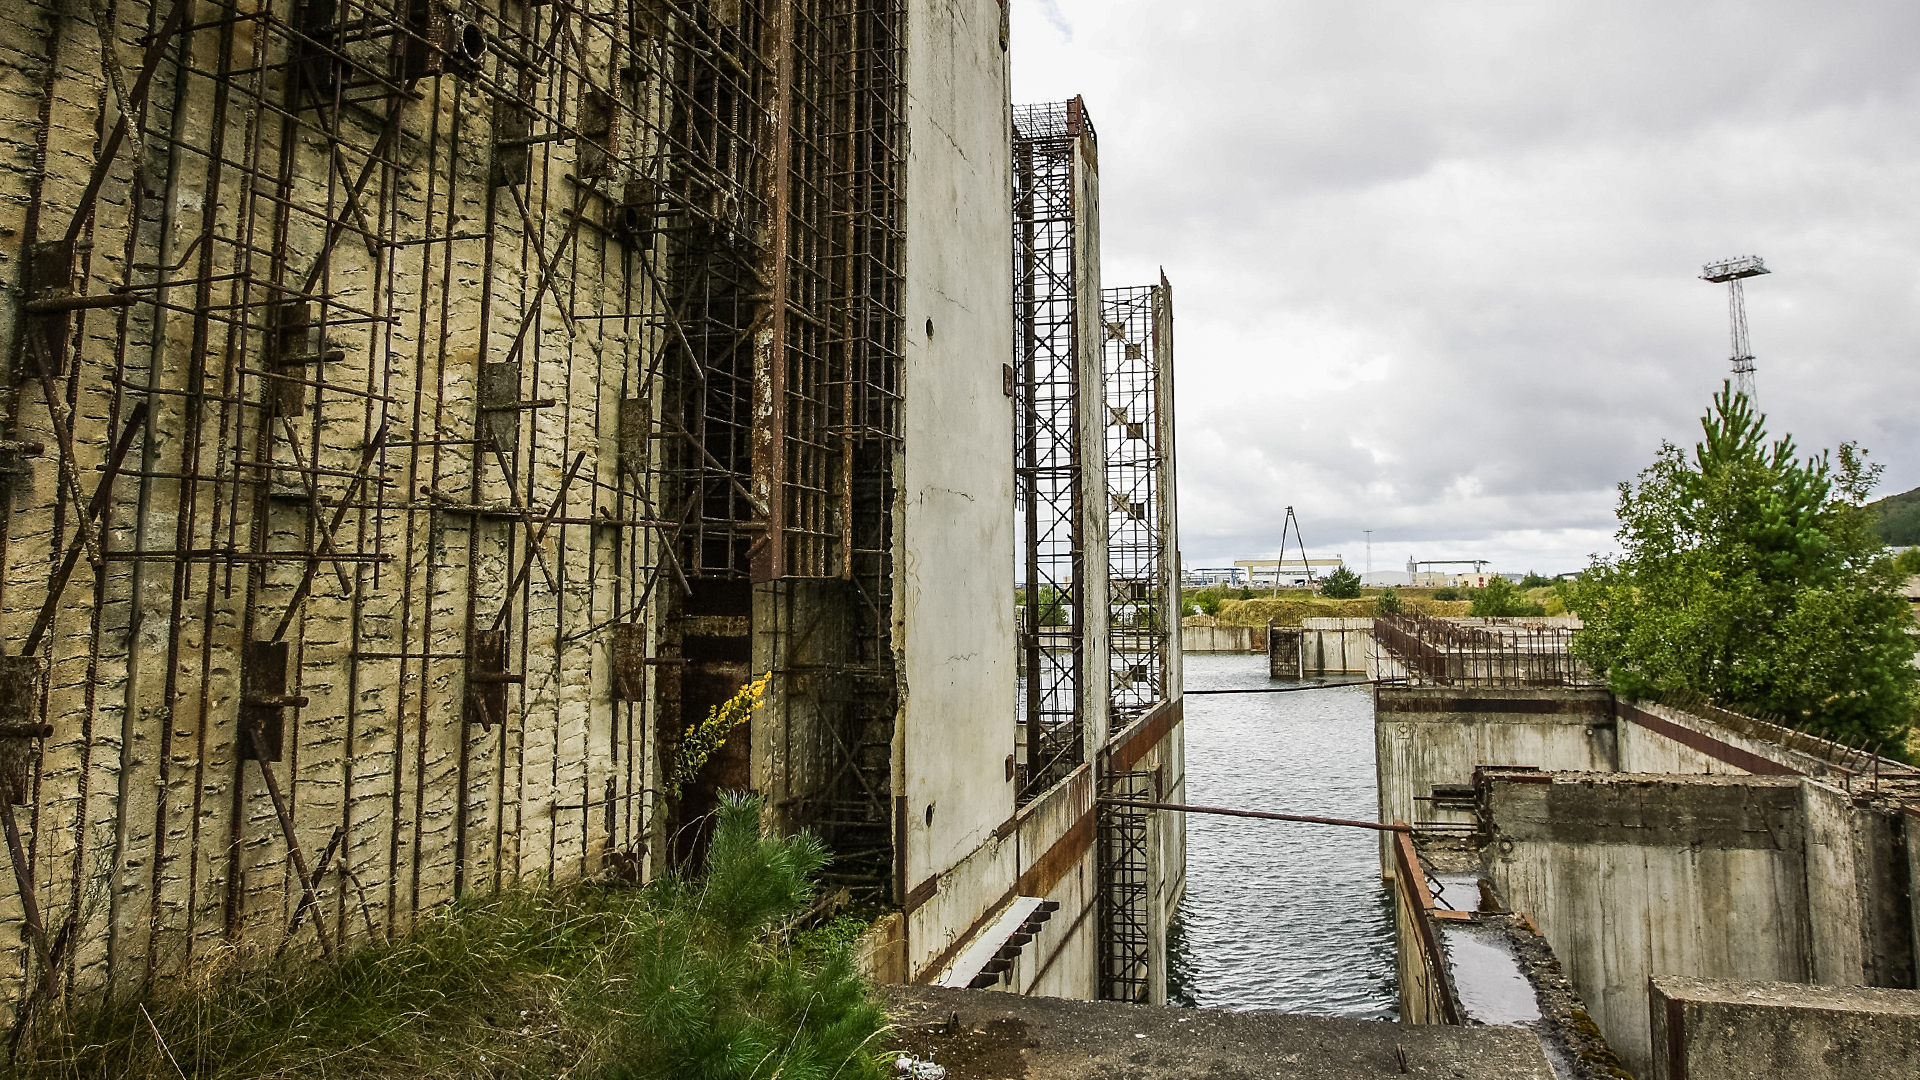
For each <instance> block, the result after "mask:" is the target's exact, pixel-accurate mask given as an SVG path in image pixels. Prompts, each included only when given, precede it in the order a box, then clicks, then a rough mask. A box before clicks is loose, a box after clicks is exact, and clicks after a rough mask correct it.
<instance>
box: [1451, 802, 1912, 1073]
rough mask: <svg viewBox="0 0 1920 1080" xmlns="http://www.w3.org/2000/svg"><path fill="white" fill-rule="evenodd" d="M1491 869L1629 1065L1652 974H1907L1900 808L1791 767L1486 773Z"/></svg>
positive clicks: (1772, 977) (1644, 1059) (1907, 883)
mask: <svg viewBox="0 0 1920 1080" xmlns="http://www.w3.org/2000/svg"><path fill="white" fill-rule="evenodd" d="M1484 805H1485V806H1486V808H1487V814H1488V818H1489V823H1488V828H1489V831H1490V837H1491V841H1492V843H1491V845H1490V846H1489V847H1488V848H1487V849H1486V850H1485V852H1484V857H1485V858H1486V860H1487V865H1488V869H1489V871H1490V875H1491V877H1492V879H1493V883H1494V886H1495V888H1496V889H1498V891H1499V892H1500V894H1501V895H1502V896H1503V897H1504V898H1505V899H1506V900H1507V902H1508V903H1509V904H1511V905H1512V907H1513V908H1514V910H1516V911H1519V912H1522V913H1524V914H1526V915H1527V916H1528V917H1530V918H1531V919H1532V920H1533V921H1534V923H1535V925H1537V926H1538V927H1539V928H1540V930H1541V932H1542V933H1543V934H1545V935H1546V938H1547V940H1548V942H1549V943H1550V944H1551V945H1552V946H1553V949H1554V952H1555V953H1556V954H1557V955H1558V956H1559V957H1560V958H1561V961H1562V962H1563V963H1564V964H1565V965H1566V968H1567V972H1568V975H1569V977H1571V978H1572V980H1573V983H1574V986H1575V988H1576V989H1577V990H1578V991H1579V992H1580V994H1581V996H1582V997H1584V998H1585V999H1586V1000H1587V1002H1588V1004H1589V1008H1590V1011H1591V1012H1592V1014H1593V1018H1594V1021H1595V1023H1597V1024H1598V1025H1599V1027H1600V1029H1601V1030H1602V1031H1603V1032H1604V1033H1605V1034H1606V1036H1607V1040H1608V1042H1609V1043H1611V1044H1612V1046H1613V1048H1614V1049H1615V1051H1616V1052H1617V1053H1619V1055H1620V1056H1621V1058H1622V1059H1623V1060H1625V1061H1626V1062H1628V1063H1629V1067H1630V1068H1632V1069H1633V1070H1634V1071H1635V1072H1636V1073H1643V1074H1644V1070H1645V1069H1647V1068H1648V1067H1650V1065H1651V1063H1652V1056H1653V1052H1654V1050H1656V1049H1657V1048H1658V1046H1659V1044H1658V1043H1657V1042H1653V1041H1650V1039H1651V1034H1650V1030H1649V1022H1648V1013H1647V999H1646V993H1647V980H1648V979H1649V978H1650V977H1655V976H1665V975H1669V974H1678V975H1686V976H1690V977H1697V978H1713V979H1739V980H1752V981H1764V982H1788V983H1821V984H1827V985H1833V986H1842V985H1872V984H1876V983H1877V984H1881V985H1895V986H1903V987H1909V986H1912V985H1913V983H1912V980H1913V966H1912V961H1913V948H1912V927H1911V918H1910V916H1909V913H1908V911H1907V908H1906V898H1907V897H1908V896H1909V895H1910V894H1911V891H1912V889H1913V881H1912V876H1913V867H1912V865H1911V864H1910V863H1909V862H1908V860H1907V859H1906V848H1905V844H1906V841H1905V838H1904V833H1903V830H1902V828H1901V825H1900V817H1899V816H1898V815H1897V814H1894V813H1889V812H1888V811H1887V810H1886V809H1885V808H1882V807H1876V806H1873V805H1869V804H1866V803H1860V804H1856V803H1855V802H1854V800H1852V799H1850V798H1849V797H1847V796H1846V795H1845V793H1844V792H1841V791H1838V790H1837V789H1834V788H1831V787H1829V786H1827V785H1825V784H1823V783H1820V782H1818V781H1814V780H1809V779H1806V778H1803V777H1791V776H1688V777H1681V776H1674V775H1646V774H1613V775H1596V774H1588V775H1575V774H1560V775H1554V776H1548V775H1546V774H1516V775H1497V776H1492V777H1489V778H1488V780H1487V783H1486V793H1485V795H1484Z"/></svg>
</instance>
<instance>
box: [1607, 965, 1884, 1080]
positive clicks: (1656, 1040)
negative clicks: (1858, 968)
mask: <svg viewBox="0 0 1920 1080" xmlns="http://www.w3.org/2000/svg"><path fill="white" fill-rule="evenodd" d="M1650 999H1651V1006H1650V1008H1649V1010H1648V1013H1649V1019H1650V1022H1651V1026H1652V1045H1653V1050H1654V1052H1653V1062H1652V1072H1651V1073H1650V1074H1649V1073H1642V1074H1641V1075H1643V1076H1651V1078H1652V1080H1746V1078H1748V1077H1761V1076H1766V1077H1775V1076H1778V1077H1794V1078H1795V1080H1842V1078H1844V1080H1908V1078H1910V1077H1914V1076H1920V993H1916V992H1914V991H1911V990H1883V989H1865V988H1848V989H1845V990H1836V989H1832V988H1828V987H1820V988H1813V987H1808V986H1800V985H1795V984H1791V983H1768V982H1736V981H1731V980H1721V979H1689V978H1682V977H1678V976H1671V975H1663V976H1659V977H1656V978H1655V979H1653V981H1652V987H1651V992H1650Z"/></svg>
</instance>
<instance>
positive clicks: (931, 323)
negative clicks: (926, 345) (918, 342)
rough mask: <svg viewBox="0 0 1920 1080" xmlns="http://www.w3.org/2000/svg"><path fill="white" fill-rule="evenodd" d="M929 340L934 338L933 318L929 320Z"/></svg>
mask: <svg viewBox="0 0 1920 1080" xmlns="http://www.w3.org/2000/svg"><path fill="white" fill-rule="evenodd" d="M927 340H928V341H932V340H933V320H932V319H928V320H927Z"/></svg>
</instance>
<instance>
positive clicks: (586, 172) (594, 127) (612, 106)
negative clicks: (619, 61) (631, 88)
mask: <svg viewBox="0 0 1920 1080" xmlns="http://www.w3.org/2000/svg"><path fill="white" fill-rule="evenodd" d="M614 78H615V80H616V81H615V83H614V87H613V89H612V90H611V91H607V90H602V89H600V88H599V87H597V86H593V85H591V84H588V85H587V86H586V88H585V89H584V90H583V91H582V93H581V95H580V120H579V124H580V135H581V136H582V137H581V140H580V154H579V159H578V161H579V165H578V167H579V169H580V177H581V179H583V180H605V179H607V178H609V177H611V176H612V175H613V169H614V164H615V163H616V162H618V161H619V160H620V84H619V82H618V79H619V73H618V72H615V73H614Z"/></svg>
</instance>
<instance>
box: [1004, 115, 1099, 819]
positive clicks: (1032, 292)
mask: <svg viewBox="0 0 1920 1080" xmlns="http://www.w3.org/2000/svg"><path fill="white" fill-rule="evenodd" d="M1013 128H1014V131H1013V180H1014V190H1013V198H1014V203H1013V207H1014V209H1013V232H1014V243H1013V256H1014V265H1013V289H1014V295H1013V307H1014V424H1015V432H1014V478H1015V499H1016V500H1017V503H1018V506H1019V508H1020V517H1019V519H1018V524H1019V531H1020V539H1021V549H1022V559H1021V568H1020V571H1021V577H1020V580H1021V585H1022V587H1023V588H1024V589H1025V596H1026V602H1025V603H1024V605H1023V606H1022V610H1023V613H1024V615H1023V624H1022V626H1021V627H1020V648H1021V654H1022V655H1021V662H1022V671H1023V673H1024V682H1023V686H1022V701H1021V709H1020V718H1021V745H1020V751H1019V755H1018V767H1019V769H1020V773H1019V782H1020V784H1019V786H1020V796H1019V797H1020V801H1021V802H1023V803H1024V802H1025V801H1027V800H1029V799H1032V798H1033V797H1034V796H1036V795H1038V794H1039V793H1041V792H1043V791H1045V790H1046V789H1047V788H1049V787H1051V786H1053V785H1054V784H1055V783H1057V782H1059V780H1060V779H1061V778H1062V777H1064V776H1065V775H1066V774H1067V773H1068V772H1070V771H1072V769H1073V768H1074V766H1076V765H1078V764H1080V762H1082V761H1083V760H1085V757H1086V750H1085V747H1084V745H1083V744H1084V741H1085V731H1084V728H1085V720H1086V717H1085V712H1084V695H1085V693H1086V692H1087V689H1088V677H1089V676H1088V672H1087V670H1086V666H1087V664H1086V647H1087V638H1086V633H1087V620H1088V618H1089V617H1090V616H1091V615H1092V614H1093V610H1092V609H1090V607H1089V603H1090V602H1091V603H1092V604H1095V605H1097V604H1099V603H1100V598H1099V597H1094V598H1091V601H1090V598H1089V597H1087V596H1086V595H1085V589H1084V588H1083V583H1084V582H1085V581H1086V578H1087V574H1086V569H1087V568H1086V562H1085V560H1086V537H1084V536H1083V535H1082V531H1083V528H1084V522H1083V518H1084V506H1085V495H1086V476H1085V466H1086V464H1087V463H1086V462H1085V461H1083V460H1082V458H1083V450H1082V441H1081V424H1082V418H1081V402H1082V395H1083V393H1088V392H1091V394H1092V399H1093V400H1098V397H1099V393H1098V388H1097V387H1082V386H1081V375H1082V372H1081V368H1080V350H1081V348H1082V339H1081V334H1082V333H1083V332H1092V327H1091V326H1087V327H1083V325H1082V321H1083V320H1093V319H1095V318H1096V317H1097V315H1098V313H1097V312H1093V311H1082V310H1081V286H1080V274H1079V269H1080V268H1079V267H1078V266H1077V260H1078V256H1079V245H1080V242H1081V236H1080V229H1079V225H1080V222H1079V221H1078V217H1077V215H1080V214H1083V213H1086V212H1088V208H1085V207H1082V206H1080V205H1079V200H1078V197H1077V193H1076V184H1077V177H1076V175H1075V170H1076V167H1077V163H1079V162H1081V161H1082V160H1083V157H1082V155H1083V153H1084V151H1085V148H1087V147H1090V146H1091V145H1092V143H1093V141H1094V131H1093V124H1092V121H1091V120H1089V119H1088V117H1087V114H1086V109H1085V108H1084V106H1082V104H1081V102H1080V99H1079V98H1075V99H1073V100H1072V101H1067V102H1057V103H1048V104H1043V105H1029V106H1019V107H1016V108H1015V109H1014V113H1013ZM1083 140H1084V144H1083ZM1096 467H1098V465H1097V464H1096ZM1095 677H1096V678H1097V675H1096V676H1095Z"/></svg>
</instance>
